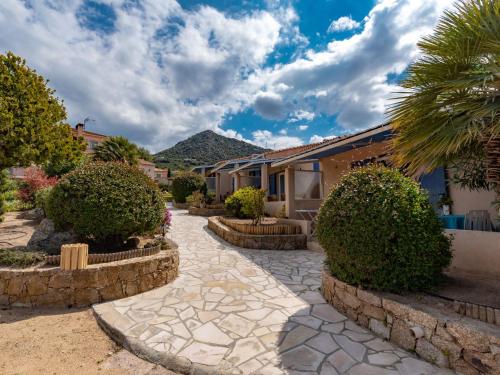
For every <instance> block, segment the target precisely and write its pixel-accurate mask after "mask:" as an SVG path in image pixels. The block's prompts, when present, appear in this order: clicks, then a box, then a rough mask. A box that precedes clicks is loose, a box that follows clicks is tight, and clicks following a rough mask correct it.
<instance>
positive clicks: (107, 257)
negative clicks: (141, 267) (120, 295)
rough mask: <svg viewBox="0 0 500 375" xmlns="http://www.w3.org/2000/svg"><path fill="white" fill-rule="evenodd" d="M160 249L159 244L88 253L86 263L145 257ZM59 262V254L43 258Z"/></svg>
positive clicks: (47, 261)
mask: <svg viewBox="0 0 500 375" xmlns="http://www.w3.org/2000/svg"><path fill="white" fill-rule="evenodd" d="M160 251H161V245H156V246H152V247H144V248H140V249H132V250H127V251H119V252H116V253H101V254H89V256H88V264H98V263H106V262H116V261H118V260H124V259H131V258H138V257H146V256H150V255H155V254H158V253H159V252H160ZM60 263H61V256H60V255H47V257H46V258H45V264H51V265H59V264H60Z"/></svg>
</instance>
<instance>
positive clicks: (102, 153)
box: [94, 136, 139, 165]
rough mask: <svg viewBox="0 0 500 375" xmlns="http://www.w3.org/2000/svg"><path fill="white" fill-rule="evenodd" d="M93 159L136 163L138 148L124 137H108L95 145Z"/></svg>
mask: <svg viewBox="0 0 500 375" xmlns="http://www.w3.org/2000/svg"><path fill="white" fill-rule="evenodd" d="M94 160H96V161H119V162H123V163H128V164H130V165H136V164H137V161H138V160H139V150H138V147H137V146H136V145H135V144H133V143H132V142H130V141H129V140H128V139H127V138H125V137H121V136H117V137H109V138H108V139H106V140H105V141H104V142H102V143H101V144H99V145H97V146H96V147H95V149H94Z"/></svg>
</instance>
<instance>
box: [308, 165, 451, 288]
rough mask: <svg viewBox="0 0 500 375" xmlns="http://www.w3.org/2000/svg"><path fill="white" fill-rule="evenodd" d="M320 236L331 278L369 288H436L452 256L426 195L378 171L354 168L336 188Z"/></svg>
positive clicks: (413, 184) (390, 172) (323, 211)
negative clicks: (332, 276)
mask: <svg viewBox="0 0 500 375" xmlns="http://www.w3.org/2000/svg"><path fill="white" fill-rule="evenodd" d="M316 234H317V237H318V240H319V242H320V244H321V246H322V247H323V248H324V249H325V251H326V254H327V265H328V267H329V269H330V271H331V273H332V274H333V275H334V276H335V277H338V278H339V279H340V280H343V281H345V282H347V283H350V284H354V285H358V286H363V287H365V288H370V289H378V290H384V291H390V292H404V291H418V290H425V289H429V288H432V287H433V286H434V285H436V283H438V282H439V281H440V279H441V275H442V270H443V269H444V268H445V267H446V266H448V265H449V263H450V261H451V256H452V255H451V250H450V239H449V238H448V237H447V236H446V235H445V234H444V233H443V230H442V226H441V222H440V221H439V218H438V217H437V215H436V213H435V212H434V209H433V208H432V206H431V204H430V203H429V200H428V197H427V194H426V193H425V192H424V191H423V190H422V189H421V188H420V186H419V185H418V183H417V182H415V181H413V180H412V179H410V178H408V177H405V176H403V175H402V174H401V173H400V172H399V171H397V170H395V169H389V168H386V167H380V166H369V167H364V168H359V169H355V170H353V171H351V172H350V173H349V174H347V175H345V176H344V177H343V178H342V179H341V181H340V182H339V183H338V184H337V185H336V186H334V188H333V190H332V191H331V192H330V194H329V196H328V197H327V198H326V200H325V201H324V203H323V205H322V207H321V209H320V212H319V215H318V221H317V226H316Z"/></svg>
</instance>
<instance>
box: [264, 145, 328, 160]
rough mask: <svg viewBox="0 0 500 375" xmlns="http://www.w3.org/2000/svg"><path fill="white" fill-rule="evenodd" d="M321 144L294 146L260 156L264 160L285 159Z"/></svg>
mask: <svg viewBox="0 0 500 375" xmlns="http://www.w3.org/2000/svg"><path fill="white" fill-rule="evenodd" d="M324 142H326V141H323V142H317V143H311V144H308V145H302V146H295V147H289V148H283V149H281V150H273V151H268V152H264V153H263V154H262V155H263V156H264V158H265V159H280V158H286V157H289V156H292V155H295V154H297V153H299V152H304V151H307V150H309V149H312V148H314V147H316V146H319V145H321V144H322V143H324Z"/></svg>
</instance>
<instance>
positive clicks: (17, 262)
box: [0, 249, 46, 267]
mask: <svg viewBox="0 0 500 375" xmlns="http://www.w3.org/2000/svg"><path fill="white" fill-rule="evenodd" d="M45 256H46V254H45V253H42V252H39V251H29V250H20V249H0V266H9V267H10V266H14V267H29V266H34V265H35V264H38V263H41V262H43V261H44V260H45Z"/></svg>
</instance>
